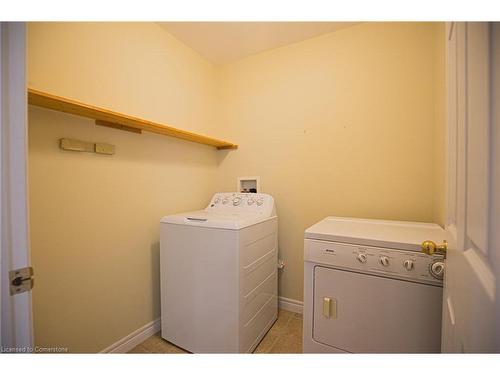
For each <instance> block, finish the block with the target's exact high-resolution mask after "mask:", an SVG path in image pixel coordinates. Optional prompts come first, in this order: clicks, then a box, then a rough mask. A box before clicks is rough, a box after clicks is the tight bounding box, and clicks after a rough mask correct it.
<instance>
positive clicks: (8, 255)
mask: <svg viewBox="0 0 500 375" xmlns="http://www.w3.org/2000/svg"><path fill="white" fill-rule="evenodd" d="M0 57H1V59H0V88H1V90H0V118H1V122H2V126H1V132H0V137H1V139H0V141H1V142H0V151H1V152H0V161H1V163H0V172H1V173H0V179H1V187H2V196H1V204H0V208H1V211H2V216H1V244H2V248H1V257H0V267H1V268H0V271H1V279H0V287H1V297H2V298H1V300H0V301H1V309H0V312H1V315H0V317H1V331H0V333H1V335H0V339H1V341H0V346H1V347H2V349H3V350H4V351H6V350H16V349H14V348H17V350H18V351H21V352H24V351H29V350H30V348H32V347H33V328H32V327H33V325H32V317H31V291H27V292H24V293H20V294H14V295H11V293H10V281H9V271H11V270H16V269H21V268H25V267H27V266H29V265H30V256H29V255H30V254H29V235H28V234H29V232H28V203H27V201H28V199H27V111H26V107H27V104H26V27H25V24H24V23H0ZM9 348H11V349H9Z"/></svg>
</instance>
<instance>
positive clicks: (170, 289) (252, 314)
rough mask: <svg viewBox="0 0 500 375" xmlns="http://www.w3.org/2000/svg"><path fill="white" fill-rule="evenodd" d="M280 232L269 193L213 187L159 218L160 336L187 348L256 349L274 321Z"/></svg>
mask: <svg viewBox="0 0 500 375" xmlns="http://www.w3.org/2000/svg"><path fill="white" fill-rule="evenodd" d="M277 234H278V218H277V216H276V210H275V205H274V199H273V197H271V196H270V195H268V194H256V193H248V194H243V193H242V194H239V193H217V194H215V195H214V196H213V198H212V200H211V202H210V204H209V205H208V207H207V208H206V209H204V210H201V211H194V212H187V213H182V214H178V215H172V216H166V217H164V218H162V220H161V224H160V264H161V335H162V337H163V338H164V339H166V340H168V341H170V342H172V343H174V344H175V345H177V346H179V347H181V348H184V349H186V350H188V351H190V352H192V353H245V352H251V351H253V350H254V349H255V347H256V346H257V344H258V343H259V342H260V340H261V339H262V338H263V337H264V335H265V334H266V333H267V331H268V330H269V328H270V327H271V326H272V325H273V323H274V322H275V321H276V319H277V314H278V298H277V297H278V277H277V261H278V259H277V257H278V238H277Z"/></svg>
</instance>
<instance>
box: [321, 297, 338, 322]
mask: <svg viewBox="0 0 500 375" xmlns="http://www.w3.org/2000/svg"><path fill="white" fill-rule="evenodd" d="M323 316H324V317H325V318H327V319H330V318H332V319H337V300H336V299H335V298H330V297H323Z"/></svg>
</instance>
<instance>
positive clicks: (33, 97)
mask: <svg viewBox="0 0 500 375" xmlns="http://www.w3.org/2000/svg"><path fill="white" fill-rule="evenodd" d="M28 103H29V104H31V105H35V106H38V107H43V108H48V109H53V110H56V111H60V112H65V113H70V114H72V115H77V116H82V117H87V118H91V119H94V120H96V124H97V125H101V126H109V127H112V128H116V129H121V130H128V131H133V132H136V133H141V132H142V131H143V130H144V131H148V132H152V133H158V134H163V135H168V136H169V137H175V138H180V139H184V140H186V141H190V142H196V143H201V144H204V145H209V146H214V147H216V148H217V149H218V150H230V149H237V148H238V145H235V144H233V143H230V142H226V141H221V140H219V139H215V138H210V137H207V136H204V135H200V134H196V133H191V132H188V131H185V130H181V129H176V128H173V127H171V126H168V125H163V124H159V123H156V122H152V121H148V120H142V119H140V118H137V117H132V116H128V115H124V114H122V113H118V112H113V111H110V110H108V109H104V108H99V107H94V106H92V105H89V104H84V103H80V102H78V101H76V100H72V99H68V98H63V97H60V96H56V95H52V94H49V93H46V92H42V91H38V90H34V89H31V88H28Z"/></svg>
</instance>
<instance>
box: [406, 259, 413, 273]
mask: <svg viewBox="0 0 500 375" xmlns="http://www.w3.org/2000/svg"><path fill="white" fill-rule="evenodd" d="M413 266H414V263H413V260H411V259H406V260H405V261H404V262H403V267H404V268H405V270H407V271H411V270H412V269H413Z"/></svg>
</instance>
